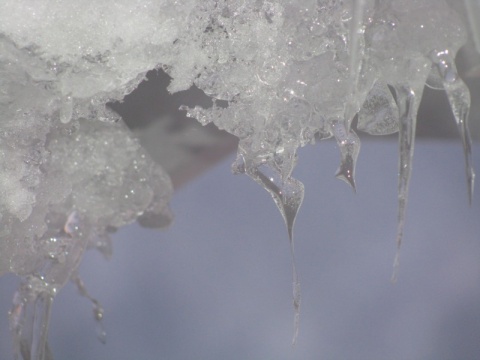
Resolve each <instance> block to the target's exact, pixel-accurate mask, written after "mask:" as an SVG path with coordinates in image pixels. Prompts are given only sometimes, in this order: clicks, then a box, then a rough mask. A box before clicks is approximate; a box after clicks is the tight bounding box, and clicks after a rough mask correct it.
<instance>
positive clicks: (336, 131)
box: [331, 120, 360, 191]
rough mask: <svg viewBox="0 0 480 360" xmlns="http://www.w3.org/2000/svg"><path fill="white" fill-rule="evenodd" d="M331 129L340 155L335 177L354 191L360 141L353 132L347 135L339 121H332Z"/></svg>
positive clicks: (342, 123)
mask: <svg viewBox="0 0 480 360" xmlns="http://www.w3.org/2000/svg"><path fill="white" fill-rule="evenodd" d="M331 129H332V132H333V135H334V136H335V139H336V140H337V144H338V146H339V148H340V155H341V161H340V167H339V168H338V170H337V173H336V174H335V176H336V177H337V178H338V179H340V180H343V181H345V182H346V183H347V184H349V185H350V186H351V187H352V189H353V191H356V186H355V165H356V162H357V158H358V153H359V152H360V139H359V138H358V136H357V134H355V132H354V131H353V130H350V131H349V132H348V133H347V130H346V129H345V124H344V122H341V121H340V120H333V121H332V122H331Z"/></svg>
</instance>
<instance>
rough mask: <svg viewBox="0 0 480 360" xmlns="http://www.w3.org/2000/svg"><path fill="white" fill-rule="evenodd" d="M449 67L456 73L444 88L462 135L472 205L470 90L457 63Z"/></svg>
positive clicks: (445, 79) (446, 79)
mask: <svg viewBox="0 0 480 360" xmlns="http://www.w3.org/2000/svg"><path fill="white" fill-rule="evenodd" d="M448 66H449V67H450V68H451V69H452V71H453V72H454V73H455V76H453V77H452V78H444V81H443V87H444V89H445V92H446V93H447V97H448V101H449V102H450V107H451V108H452V112H453V115H454V117H455V122H456V123H457V128H458V131H459V133H460V138H461V139H462V144H463V153H464V157H465V174H466V179H467V191H468V202H469V204H470V205H472V199H473V188H474V183H475V171H474V169H473V161H472V140H471V137H470V130H469V129H468V114H469V111H470V90H469V89H468V87H467V85H465V83H464V82H463V80H462V79H460V77H459V76H458V75H457V74H456V73H457V72H456V69H455V63H454V62H453V61H451V62H450V63H449V64H448Z"/></svg>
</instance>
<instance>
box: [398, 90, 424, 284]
mask: <svg viewBox="0 0 480 360" xmlns="http://www.w3.org/2000/svg"><path fill="white" fill-rule="evenodd" d="M395 91H396V95H397V106H398V110H399V120H400V121H399V132H398V142H399V173H398V219H397V221H398V227H397V253H396V255H395V261H394V265H393V275H392V282H395V281H396V280H397V273H398V266H399V261H400V247H401V245H402V238H403V228H404V225H405V214H406V209H407V200H408V187H409V183H410V176H411V173H412V159H413V150H414V141H415V128H416V123H417V110H418V104H417V103H418V102H417V101H416V97H417V96H418V97H419V98H421V92H422V90H421V89H420V91H419V92H420V94H415V92H414V91H413V89H412V88H411V87H410V86H409V85H405V84H403V85H399V86H396V87H395Z"/></svg>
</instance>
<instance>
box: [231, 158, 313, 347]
mask: <svg viewBox="0 0 480 360" xmlns="http://www.w3.org/2000/svg"><path fill="white" fill-rule="evenodd" d="M261 168H262V169H260V167H258V166H255V165H251V164H248V162H246V161H245V159H244V157H243V156H242V155H238V157H237V160H236V161H235V163H234V164H233V166H232V170H233V172H234V173H236V174H239V173H246V174H247V175H248V176H250V177H251V178H252V179H253V180H255V182H257V183H258V184H260V185H261V186H262V187H263V188H264V189H265V190H267V191H268V193H269V194H270V196H271V197H272V198H273V201H274V202H275V205H277V208H278V209H279V210H280V213H281V214H282V217H283V220H284V221H285V225H286V227H287V232H288V238H289V241H290V251H291V254H292V273H293V274H292V277H293V308H294V332H293V340H292V343H293V344H294V345H295V344H296V341H297V336H298V331H299V323H300V282H299V280H298V275H297V270H296V263H295V248H294V241H293V226H294V223H295V218H296V216H297V213H298V210H299V208H300V206H301V205H302V202H303V196H304V192H305V189H304V186H303V184H302V183H301V182H300V181H298V180H297V179H294V178H292V177H288V178H287V179H282V176H281V174H279V173H278V172H277V171H275V170H272V169H271V168H270V167H269V166H267V165H262V166H261Z"/></svg>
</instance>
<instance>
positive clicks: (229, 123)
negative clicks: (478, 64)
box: [0, 0, 474, 359]
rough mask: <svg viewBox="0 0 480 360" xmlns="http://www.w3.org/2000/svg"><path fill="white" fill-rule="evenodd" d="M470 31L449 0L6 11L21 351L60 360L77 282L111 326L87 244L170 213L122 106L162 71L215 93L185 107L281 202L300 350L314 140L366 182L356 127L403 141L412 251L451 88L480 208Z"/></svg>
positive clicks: (227, 1) (163, 0) (57, 6)
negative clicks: (422, 145) (97, 293)
mask: <svg viewBox="0 0 480 360" xmlns="http://www.w3.org/2000/svg"><path fill="white" fill-rule="evenodd" d="M467 3H468V2H467ZM463 24H464V21H462V19H461V18H460V17H459V16H458V15H457V14H456V13H455V12H453V10H452V9H451V8H450V7H449V6H448V4H447V3H446V2H445V1H436V2H435V4H434V5H432V2H431V1H429V0H389V1H381V2H379V1H373V0H357V1H354V0H350V1H340V0H305V1H293V0H277V1H273V0H272V1H266V0H203V1H194V0H186V1H181V2H178V1H173V0H157V1H140V0H128V1H126V0H121V1H118V0H107V1H103V2H101V3H99V2H98V1H91V0H83V1H76V2H69V3H68V4H66V3H64V2H62V1H56V0H43V1H34V0H25V1H21V2H18V1H3V2H2V4H0V117H1V127H0V154H1V155H0V171H1V172H2V176H1V178H0V214H1V215H0V220H1V228H0V275H1V274H4V273H7V272H13V273H16V274H18V275H20V276H22V277H23V278H24V282H23V285H22V286H21V288H20V289H19V291H18V293H17V295H16V296H15V300H14V308H13V309H12V312H11V314H10V320H11V328H12V330H13V332H14V334H15V344H16V352H17V356H18V357H21V358H23V359H31V358H32V359H48V358H50V357H51V354H50V350H49V348H48V345H47V342H46V339H47V331H48V318H49V313H50V307H51V303H52V301H53V298H54V296H55V294H56V293H57V292H58V291H59V290H60V289H61V287H62V286H63V285H64V284H65V283H66V282H67V281H69V280H73V281H75V282H76V284H77V286H78V287H79V289H80V292H81V293H82V294H83V295H84V296H86V297H87V298H89V299H90V300H91V301H92V302H93V304H94V305H95V308H96V309H97V315H96V318H97V319H98V320H101V317H102V311H101V307H100V305H99V304H98V302H97V301H96V300H95V299H94V298H92V297H91V296H90V295H89V294H88V292H87V291H86V290H85V287H84V286H83V283H82V282H81V281H80V280H79V279H78V277H77V275H76V269H77V267H78V264H79V263H80V261H81V258H82V255H83V253H84V251H85V249H86V248H88V247H97V248H98V249H99V250H101V251H103V252H104V253H105V254H109V253H110V252H111V250H110V244H109V240H108V230H109V229H111V228H118V227H121V226H123V225H125V224H127V223H129V222H132V221H135V220H136V219H137V218H140V219H142V218H143V219H147V220H148V221H146V222H145V223H148V224H150V225H161V224H165V223H167V222H168V220H169V219H170V213H169V211H168V206H167V203H168V200H169V198H170V194H171V184H170V180H169V178H168V176H167V175H166V174H165V172H163V170H162V169H161V168H160V167H159V166H158V165H157V164H154V163H153V162H152V161H151V160H150V159H149V157H148V156H147V155H146V154H145V153H144V152H143V150H142V149H141V148H140V146H139V144H138V142H137V141H136V140H135V139H134V138H132V137H131V136H130V135H129V131H128V130H127V129H126V127H125V126H124V125H123V124H122V121H121V120H120V119H119V117H118V115H116V114H115V113H114V112H113V111H111V110H109V108H108V107H107V106H106V103H107V102H109V101H114V100H122V98H123V97H124V96H125V95H126V94H128V93H129V92H131V91H132V90H133V89H135V88H136V86H137V85H138V84H139V82H140V81H142V80H143V79H144V77H145V73H146V72H147V71H148V70H151V69H159V68H162V69H163V70H164V71H166V72H167V73H168V74H169V75H170V76H171V77H172V79H173V80H172V82H171V83H170V86H169V90H170V91H171V92H176V91H180V90H185V89H188V88H190V87H191V86H192V85H196V86H197V87H198V88H199V89H201V90H203V91H204V92H205V94H207V95H209V96H210V97H211V98H212V99H213V100H214V105H213V106H212V107H211V108H209V109H203V108H201V107H195V108H188V107H186V106H183V107H182V108H181V109H182V110H184V111H186V112H187V115H188V116H190V117H194V118H197V119H198V120H199V121H200V122H201V123H202V124H204V125H205V124H208V123H211V122H213V123H214V124H215V125H216V126H217V127H219V128H220V129H224V130H226V131H228V132H229V133H232V134H234V135H236V136H237V137H238V138H239V139H240V142H239V147H238V157H237V160H236V162H235V163H234V165H233V170H234V172H235V173H243V174H246V175H248V176H249V177H251V178H252V179H253V180H254V181H256V182H257V183H258V184H260V185H261V186H262V187H263V188H264V189H265V190H267V191H268V193H269V194H270V195H271V197H272V198H273V200H274V202H275V204H276V205H277V207H278V209H279V210H280V213H281V215H282V217H283V219H284V221H285V224H286V227H287V232H288V236H289V239H290V244H291V251H292V264H293V287H294V289H293V302H294V308H295V335H294V341H295V339H296V336H297V335H296V334H297V331H298V321H299V320H298V317H299V308H300V287H299V282H298V276H297V272H296V268H295V260H294V242H293V226H294V223H295V218H296V216H297V213H298V211H299V208H300V206H301V203H302V200H303V196H304V186H303V184H302V183H301V182H300V181H299V180H297V179H295V178H294V177H293V176H292V173H293V171H294V168H295V164H296V161H297V149H298V148H299V147H302V146H305V145H307V144H310V143H314V142H315V141H316V140H320V139H326V138H331V137H334V138H335V139H336V142H337V145H338V148H339V150H340V166H339V169H338V171H337V174H336V176H337V177H338V178H339V179H341V180H344V181H345V182H347V183H348V184H349V185H350V186H351V187H352V188H353V189H354V190H355V189H356V184H355V165H356V160H357V157H358V155H359V151H360V139H359V137H358V135H357V134H356V131H364V132H367V133H370V134H373V135H385V134H391V133H394V132H397V131H398V132H399V187H398V229H397V246H398V251H399V250H400V244H401V241H402V237H403V228H404V223H405V217H406V208H407V201H408V188H409V180H410V177H411V171H412V158H413V152H414V139H415V126H416V117H417V111H418V106H419V103H420V100H421V97H422V92H423V88H424V86H425V84H427V85H429V86H431V87H434V88H441V89H444V90H445V91H446V93H447V96H448V99H449V102H450V105H451V107H452V110H453V113H454V116H455V119H456V122H457V126H458V129H459V132H460V136H461V140H462V143H463V148H464V153H465V163H466V175H467V184H468V196H469V199H470V201H471V198H472V194H473V184H474V171H473V167H472V160H471V140H470V134H469V131H468V124H467V119H468V112H469V107H470V95H469V91H468V88H467V87H466V85H465V84H464V82H463V81H462V80H461V79H460V77H459V76H458V74H457V70H456V68H455V63H454V58H455V54H456V53H457V51H458V50H459V48H460V47H461V46H462V45H463V44H464V43H465V42H466V30H465V28H464V25H463ZM220 104H222V106H220ZM224 105H225V106H224ZM357 114H358V122H357V125H356V128H355V126H354V125H353V124H354V121H353V120H354V118H355V116H357ZM398 259H399V253H398V252H397V256H396V259H395V269H396V268H397V267H398ZM395 275H396V270H395V273H394V276H395ZM100 333H101V334H103V330H101V331H100ZM101 337H103V335H101Z"/></svg>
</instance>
